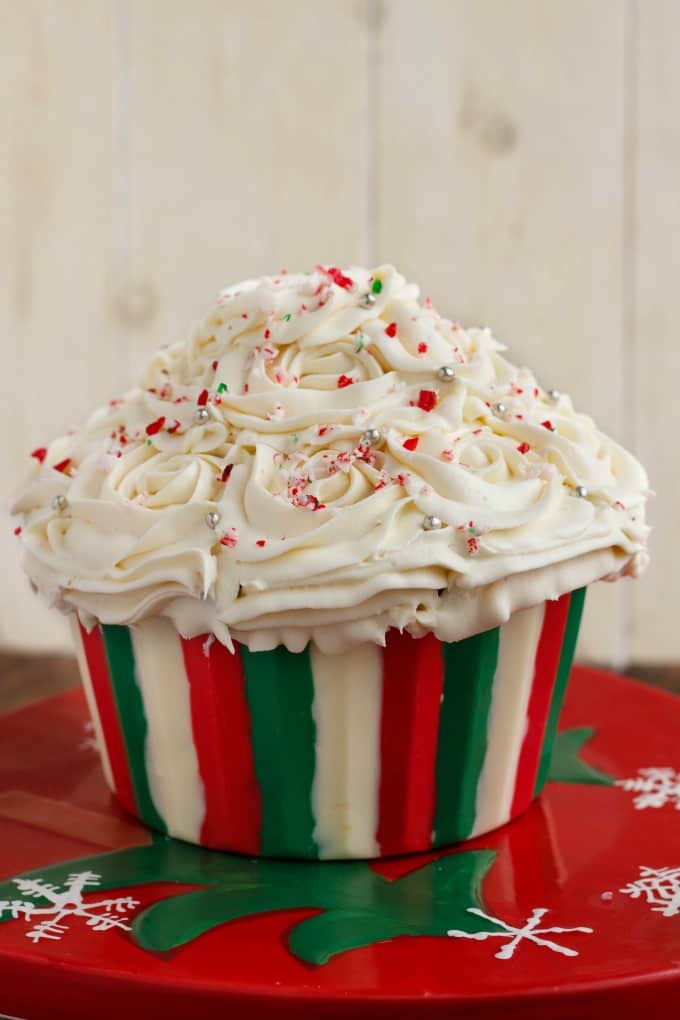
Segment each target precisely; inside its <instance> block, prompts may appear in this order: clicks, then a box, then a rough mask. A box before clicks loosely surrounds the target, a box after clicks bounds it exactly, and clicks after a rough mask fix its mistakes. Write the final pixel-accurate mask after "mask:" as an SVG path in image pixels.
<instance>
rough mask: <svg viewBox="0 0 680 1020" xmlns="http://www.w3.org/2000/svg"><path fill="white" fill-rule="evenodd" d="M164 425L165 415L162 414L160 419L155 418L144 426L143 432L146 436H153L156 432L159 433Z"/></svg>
mask: <svg viewBox="0 0 680 1020" xmlns="http://www.w3.org/2000/svg"><path fill="white" fill-rule="evenodd" d="M164 425H165V415H164V414H162V415H161V416H160V418H156V420H155V421H152V422H150V423H149V424H148V425H147V426H146V429H145V430H144V431H145V432H146V434H147V436H155V435H156V433H157V432H160V430H161V429H162V428H163V426H164Z"/></svg>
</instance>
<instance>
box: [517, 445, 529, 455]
mask: <svg viewBox="0 0 680 1020" xmlns="http://www.w3.org/2000/svg"><path fill="white" fill-rule="evenodd" d="M517 449H518V450H519V452H520V453H528V452H529V450H530V449H531V447H530V446H529V444H528V443H520V444H519V446H518V447H517Z"/></svg>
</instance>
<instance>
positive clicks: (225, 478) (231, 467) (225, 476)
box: [220, 464, 234, 482]
mask: <svg viewBox="0 0 680 1020" xmlns="http://www.w3.org/2000/svg"><path fill="white" fill-rule="evenodd" d="M233 470H234V465H233V464H226V465H225V468H224V471H223V472H222V474H221V475H220V481H221V482H228V481H229V475H230V474H231V473H232V471H233Z"/></svg>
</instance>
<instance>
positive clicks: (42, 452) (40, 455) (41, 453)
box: [31, 446, 47, 464]
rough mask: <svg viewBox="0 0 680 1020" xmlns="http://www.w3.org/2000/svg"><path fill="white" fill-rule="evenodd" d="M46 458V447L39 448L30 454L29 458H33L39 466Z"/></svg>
mask: <svg viewBox="0 0 680 1020" xmlns="http://www.w3.org/2000/svg"><path fill="white" fill-rule="evenodd" d="M46 456H47V447H46V446H39V447H38V449H37V450H34V451H33V453H32V454H31V457H35V459H36V460H37V461H38V463H39V464H42V462H43V461H44V460H45V457H46Z"/></svg>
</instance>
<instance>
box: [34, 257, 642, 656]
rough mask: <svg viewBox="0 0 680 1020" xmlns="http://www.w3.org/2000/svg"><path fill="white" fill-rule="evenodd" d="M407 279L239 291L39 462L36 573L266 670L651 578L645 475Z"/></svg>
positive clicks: (57, 599)
mask: <svg viewBox="0 0 680 1020" xmlns="http://www.w3.org/2000/svg"><path fill="white" fill-rule="evenodd" d="M418 293H419V292H418V288H417V287H415V286H413V285H412V284H408V283H407V282H406V281H405V280H404V278H403V277H402V276H401V275H400V274H399V273H398V272H397V271H396V270H395V269H394V268H393V267H391V266H381V267H380V268H378V269H375V270H372V271H370V270H367V269H362V268H351V269H348V270H346V271H341V270H338V269H336V268H334V267H322V266H319V267H317V269H316V270H315V271H314V272H312V273H309V274H304V275H302V274H301V275H292V274H291V275H288V274H282V275H280V276H277V277H264V278H261V279H259V280H249V281H247V282H245V283H241V284H238V285H236V286H233V287H229V288H227V289H226V290H224V291H223V292H222V293H221V294H220V296H219V298H218V300H217V303H216V305H215V307H214V309H213V310H212V312H211V313H210V315H209V316H208V317H207V318H206V319H205V320H204V321H203V322H201V323H200V324H199V325H198V326H196V328H195V329H194V331H193V334H192V336H191V338H190V339H189V341H188V342H187V343H186V344H177V345H174V346H171V347H166V348H164V349H162V350H161V351H159V352H158V354H157V355H156V356H155V357H154V358H153V360H152V361H151V363H150V364H149V365H148V367H147V369H146V370H145V372H144V374H143V377H142V379H141V380H140V384H139V386H138V387H137V388H135V389H133V390H131V391H130V392H128V393H126V394H124V395H123V396H121V397H119V398H116V399H112V400H111V401H110V402H109V404H108V405H107V406H106V407H103V408H101V409H99V410H98V411H96V412H95V413H94V414H93V415H92V417H91V418H90V419H89V421H88V422H87V423H86V424H85V425H84V426H83V427H82V428H80V429H77V430H75V431H73V432H72V433H70V434H68V435H66V436H62V437H60V438H58V439H56V440H54V441H53V442H52V443H51V444H50V445H49V447H46V448H44V449H39V450H36V451H34V453H33V455H32V469H31V472H30V477H29V478H28V480H27V482H26V484H25V485H24V487H23V489H22V491H21V492H20V493H19V495H18V496H17V498H16V500H15V503H14V510H15V512H16V513H17V514H18V515H19V516H20V518H21V525H22V540H23V543H24V550H25V565H26V569H27V572H28V574H29V576H30V577H31V579H32V580H33V582H34V583H35V584H36V586H37V587H38V588H39V589H40V590H41V591H42V592H43V593H44V594H45V595H47V596H48V598H49V599H50V600H51V601H52V602H53V603H54V604H56V605H58V606H60V607H61V608H63V609H66V610H74V609H75V610H78V611H79V612H80V615H81V617H82V618H83V619H84V620H85V621H87V620H88V619H91V618H93V617H94V618H96V619H98V620H100V621H102V622H105V623H125V624H129V623H134V622H135V621H137V620H139V619H141V618H143V617H146V616H149V615H159V614H160V615H166V616H169V617H171V618H172V619H173V620H174V621H175V623H176V624H177V626H178V627H179V629H180V630H181V631H182V633H184V634H185V635H187V636H190V635H193V634H198V633H214V634H215V635H216V636H217V638H218V639H220V640H222V641H223V642H225V643H226V644H229V643H230V640H231V638H232V637H233V638H235V639H237V640H239V641H242V642H244V643H245V644H247V645H248V646H249V647H250V648H251V649H254V650H261V649H266V648H272V647H274V646H275V645H277V644H285V645H286V646H287V647H288V648H290V649H291V650H293V651H298V650H300V649H301V648H303V647H304V646H305V644H306V643H307V642H308V641H309V640H310V639H312V640H314V641H315V643H316V644H317V645H319V646H320V647H321V648H322V649H324V650H327V651H334V650H341V649H343V648H345V647H347V646H348V645H351V644H353V643H355V642H360V641H365V640H370V641H377V642H382V641H383V640H384V635H385V632H386V630H387V629H388V628H389V627H393V626H394V627H399V628H402V629H403V628H406V629H408V630H409V631H410V632H411V633H413V634H414V635H420V634H423V633H425V632H427V631H434V632H435V633H436V635H437V636H438V637H439V638H441V639H442V640H448V641H451V640H457V639H459V638H462V637H466V636H468V635H469V634H472V633H475V632H476V631H478V630H483V629H485V628H487V627H491V626H495V625H497V624H498V623H500V622H502V621H503V620H505V619H507V618H508V616H509V615H510V613H511V612H512V611H513V610H515V609H520V608H524V607H525V606H528V605H532V604H536V603H537V602H540V601H542V600H544V599H546V598H553V597H556V596H558V595H560V594H562V593H563V592H565V591H567V590H571V589H573V588H575V587H578V586H581V585H583V584H587V583H590V582H591V581H594V580H596V579H598V578H601V577H608V578H614V577H617V576H620V575H621V574H625V573H630V574H636V573H638V572H639V571H640V570H641V569H642V568H643V567H644V565H645V563H646V553H645V542H646V536H647V528H646V525H645V523H644V503H645V499H646V494H647V479H646V477H645V473H644V471H643V469H642V467H641V466H640V465H639V463H638V462H637V461H636V460H635V458H634V457H632V456H631V455H630V454H629V453H627V452H626V451H625V450H624V449H623V448H622V447H621V446H619V445H618V444H616V443H615V442H613V441H612V440H611V439H608V438H607V437H606V436H605V435H603V434H602V433H601V432H600V431H599V430H598V429H597V428H596V426H595V425H594V423H593V421H592V420H591V419H590V418H588V417H586V416H585V415H583V414H580V413H577V412H576V411H575V410H574V408H573V406H572V403H571V401H570V399H569V397H568V396H566V395H563V394H559V393H557V392H555V391H548V392H546V391H545V390H544V389H542V388H541V387H540V386H539V385H538V384H537V382H536V380H535V379H534V377H533V375H532V374H531V372H530V371H529V370H527V369H525V368H516V367H515V366H514V365H512V364H511V363H510V362H509V361H508V360H507V359H506V358H505V357H503V355H502V353H501V352H502V351H503V349H504V348H503V346H502V345H501V344H500V343H499V342H498V341H497V340H495V339H494V337H493V336H492V334H491V332H490V331H489V330H488V329H465V328H463V327H461V326H460V325H459V324H458V323H456V322H452V321H450V320H448V319H445V318H442V317H441V316H440V315H438V314H437V313H436V312H435V311H434V309H433V308H432V307H430V304H429V302H428V301H425V303H424V305H423V304H421V303H420V302H419V300H418Z"/></svg>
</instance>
